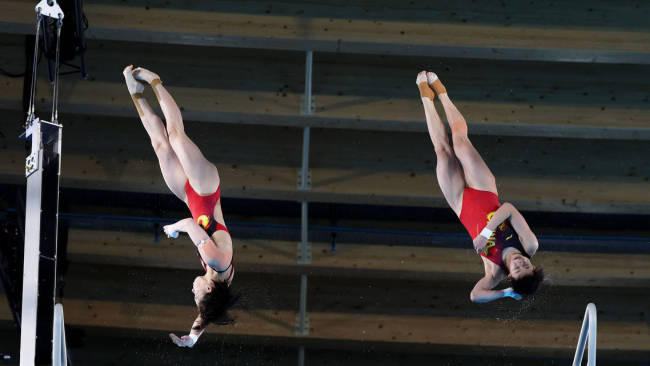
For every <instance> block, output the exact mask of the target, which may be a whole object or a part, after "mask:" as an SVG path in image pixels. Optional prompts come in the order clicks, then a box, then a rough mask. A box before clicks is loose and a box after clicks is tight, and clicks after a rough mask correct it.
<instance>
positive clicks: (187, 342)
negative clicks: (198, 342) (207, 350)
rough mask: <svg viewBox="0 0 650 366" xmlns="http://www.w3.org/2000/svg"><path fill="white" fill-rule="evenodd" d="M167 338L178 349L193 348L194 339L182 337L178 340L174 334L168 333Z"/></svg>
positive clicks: (186, 336) (187, 336)
mask: <svg viewBox="0 0 650 366" xmlns="http://www.w3.org/2000/svg"><path fill="white" fill-rule="evenodd" d="M169 338H171V340H172V342H174V343H176V345H177V346H179V347H192V346H194V343H195V341H194V339H192V338H191V337H190V336H189V335H184V336H182V337H180V338H178V336H177V335H176V334H174V333H169Z"/></svg>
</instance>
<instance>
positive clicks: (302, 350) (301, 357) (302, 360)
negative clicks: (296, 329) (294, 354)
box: [298, 346, 305, 366]
mask: <svg viewBox="0 0 650 366" xmlns="http://www.w3.org/2000/svg"><path fill="white" fill-rule="evenodd" d="M298 366H305V346H300V347H299V348H298Z"/></svg>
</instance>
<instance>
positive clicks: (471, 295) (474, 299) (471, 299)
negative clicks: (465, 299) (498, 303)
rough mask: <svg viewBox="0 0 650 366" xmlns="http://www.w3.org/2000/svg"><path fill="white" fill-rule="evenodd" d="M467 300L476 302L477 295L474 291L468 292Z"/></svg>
mask: <svg viewBox="0 0 650 366" xmlns="http://www.w3.org/2000/svg"><path fill="white" fill-rule="evenodd" d="M469 301H471V302H478V296H477V295H476V292H474V291H472V292H470V293H469Z"/></svg>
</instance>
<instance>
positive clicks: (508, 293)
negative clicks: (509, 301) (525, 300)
mask: <svg viewBox="0 0 650 366" xmlns="http://www.w3.org/2000/svg"><path fill="white" fill-rule="evenodd" d="M503 297H512V298H513V299H515V300H521V299H522V296H521V295H519V294H518V293H516V292H515V290H513V289H512V287H508V288H506V289H503Z"/></svg>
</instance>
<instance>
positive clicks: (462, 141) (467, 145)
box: [428, 73, 498, 194]
mask: <svg viewBox="0 0 650 366" xmlns="http://www.w3.org/2000/svg"><path fill="white" fill-rule="evenodd" d="M428 77H429V84H430V85H431V87H432V88H433V89H434V90H435V92H436V94H438V98H439V99H440V102H441V103H442V106H443V108H444V109H445V115H446V116H447V122H449V127H450V128H451V136H452V141H453V142H454V153H455V154H456V157H458V160H460V163H461V165H462V166H463V172H464V173H465V181H466V182H467V185H468V186H470V187H472V188H474V189H480V190H483V191H490V192H493V193H495V194H498V192H497V186H496V182H495V179H494V175H493V174H492V172H491V171H490V168H488V166H487V164H485V161H484V160H483V158H481V155H480V154H479V153H478V151H476V149H475V148H474V146H473V145H472V143H471V142H470V140H469V138H468V137H467V123H466V122H465V118H464V117H463V115H462V114H460V112H459V111H458V108H456V106H455V105H454V103H452V102H451V99H449V96H448V95H447V90H446V89H445V87H444V86H443V85H442V83H441V82H440V80H439V79H438V77H437V76H436V74H434V73H428Z"/></svg>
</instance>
